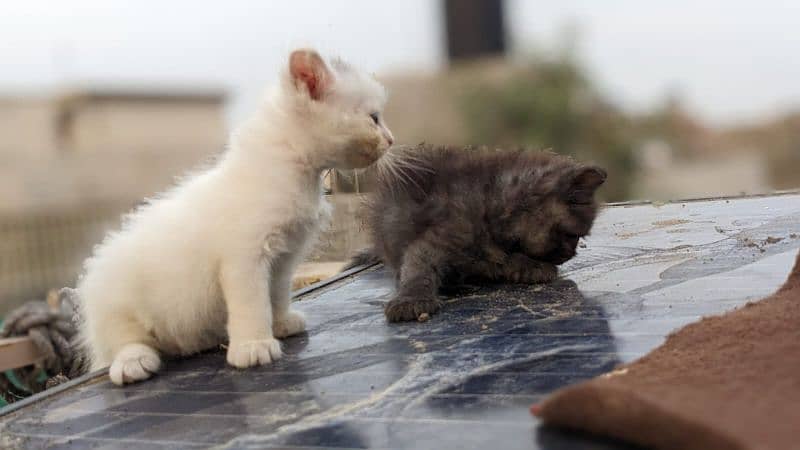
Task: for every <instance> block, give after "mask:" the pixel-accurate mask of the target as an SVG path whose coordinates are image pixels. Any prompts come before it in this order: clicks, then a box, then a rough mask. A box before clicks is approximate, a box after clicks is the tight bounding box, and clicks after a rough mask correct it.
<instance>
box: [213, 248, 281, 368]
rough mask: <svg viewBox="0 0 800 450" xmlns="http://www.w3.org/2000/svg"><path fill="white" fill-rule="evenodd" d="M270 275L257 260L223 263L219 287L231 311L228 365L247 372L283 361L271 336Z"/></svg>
mask: <svg viewBox="0 0 800 450" xmlns="http://www.w3.org/2000/svg"><path fill="white" fill-rule="evenodd" d="M268 274H269V271H268V270H266V265H265V263H264V262H263V261H261V260H259V259H258V258H252V259H247V258H243V259H239V260H234V261H223V264H222V266H221V270H220V284H221V285H222V293H223V296H224V297H225V304H226V305H227V307H228V338H229V343H228V355H227V359H228V363H229V364H230V365H232V366H235V367H239V368H245V367H250V366H256V365H260V364H267V363H269V362H271V361H273V360H276V359H278V358H280V357H281V345H280V342H278V340H277V339H275V337H274V336H273V335H272V305H271V304H270V301H269V287H268V284H269V280H268Z"/></svg>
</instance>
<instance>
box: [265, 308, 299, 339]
mask: <svg viewBox="0 0 800 450" xmlns="http://www.w3.org/2000/svg"><path fill="white" fill-rule="evenodd" d="M303 331H306V318H305V317H303V314H301V313H299V312H297V311H289V312H288V313H286V315H285V316H283V317H276V318H275V320H274V321H273V322H272V333H273V334H274V335H275V337H279V338H282V337H286V336H293V335H295V334H297V333H302V332H303Z"/></svg>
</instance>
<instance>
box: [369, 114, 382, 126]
mask: <svg viewBox="0 0 800 450" xmlns="http://www.w3.org/2000/svg"><path fill="white" fill-rule="evenodd" d="M369 117H370V118H371V119H372V121H373V122H375V125H377V124H378V121H379V119H380V116H378V113H376V112H375V113H371V114H370V115H369Z"/></svg>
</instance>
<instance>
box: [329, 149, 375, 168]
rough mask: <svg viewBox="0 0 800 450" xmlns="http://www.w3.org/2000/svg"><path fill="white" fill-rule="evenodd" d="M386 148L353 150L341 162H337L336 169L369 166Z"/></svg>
mask: <svg viewBox="0 0 800 450" xmlns="http://www.w3.org/2000/svg"><path fill="white" fill-rule="evenodd" d="M386 150H388V146H387V147H386V148H385V149H376V148H373V149H363V150H360V151H354V152H353V153H352V154H350V155H348V157H347V158H345V161H343V162H342V163H341V164H337V167H336V168H337V169H345V170H347V169H363V168H365V167H369V166H371V165H372V164H374V163H375V162H376V161H378V160H379V159H380V158H381V156H383V155H384V153H386Z"/></svg>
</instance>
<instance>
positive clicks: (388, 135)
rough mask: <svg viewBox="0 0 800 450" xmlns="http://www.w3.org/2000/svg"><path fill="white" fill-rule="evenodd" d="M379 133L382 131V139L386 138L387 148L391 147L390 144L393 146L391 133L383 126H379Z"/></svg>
mask: <svg viewBox="0 0 800 450" xmlns="http://www.w3.org/2000/svg"><path fill="white" fill-rule="evenodd" d="M381 131H383V137H384V138H386V142H388V143H389V147H391V146H392V144H394V136H392V132H391V131H389V129H388V128H386V127H385V126H383V125H381Z"/></svg>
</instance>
